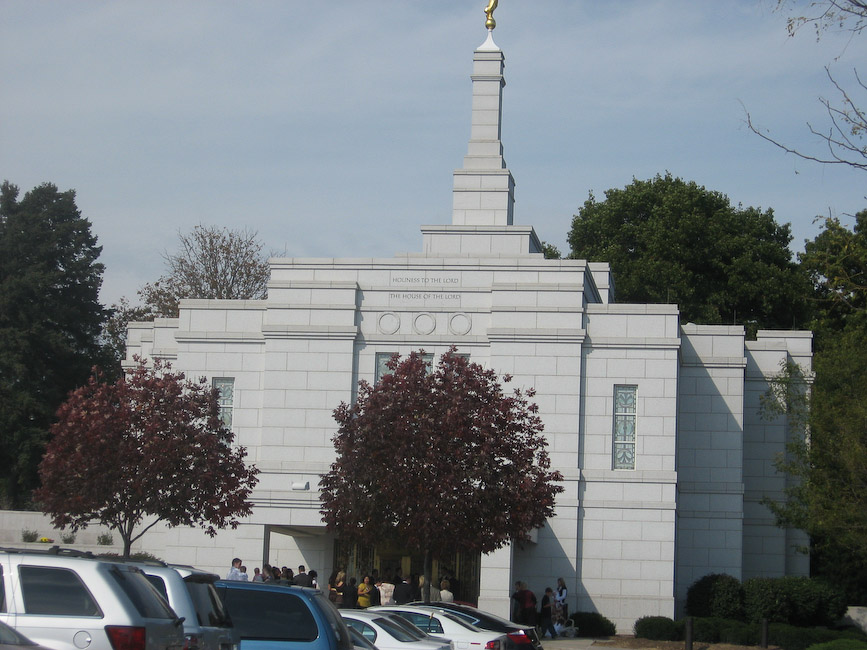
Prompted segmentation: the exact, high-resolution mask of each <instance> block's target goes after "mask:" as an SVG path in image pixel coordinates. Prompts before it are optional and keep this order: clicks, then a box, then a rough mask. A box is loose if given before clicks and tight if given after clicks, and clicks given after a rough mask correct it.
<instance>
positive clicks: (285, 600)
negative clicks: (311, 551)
mask: <svg viewBox="0 0 867 650" xmlns="http://www.w3.org/2000/svg"><path fill="white" fill-rule="evenodd" d="M215 586H216V588H217V593H219V595H220V598H221V599H222V601H223V603H224V604H225V606H226V611H227V612H228V614H229V619H230V620H231V621H232V624H233V625H234V626H235V628H236V629H237V631H238V634H239V637H240V640H241V650H353V645H352V638H351V637H350V635H349V629H348V628H347V627H346V624H345V623H344V622H343V619H342V618H341V617H340V614H338V612H337V608H336V607H334V605H332V604H331V601H329V600H328V598H326V597H325V595H324V594H323V593H322V592H321V591H319V590H318V589H312V588H309V587H289V586H284V585H275V584H271V583H268V582H240V581H232V580H220V581H219V582H217V583H216V585H215Z"/></svg>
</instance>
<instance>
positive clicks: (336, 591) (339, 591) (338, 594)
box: [328, 571, 346, 607]
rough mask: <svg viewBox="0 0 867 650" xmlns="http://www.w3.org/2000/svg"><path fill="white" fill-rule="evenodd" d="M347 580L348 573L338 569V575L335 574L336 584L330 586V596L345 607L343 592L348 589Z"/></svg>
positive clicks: (339, 605)
mask: <svg viewBox="0 0 867 650" xmlns="http://www.w3.org/2000/svg"><path fill="white" fill-rule="evenodd" d="M345 580H346V574H345V573H344V572H343V571H338V572H337V575H336V576H334V584H332V585H331V587H329V591H328V597H329V598H330V599H331V602H332V603H334V604H335V605H336V606H337V607H343V593H344V592H345V591H346V584H345V583H344V581H345Z"/></svg>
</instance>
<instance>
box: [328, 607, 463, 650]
mask: <svg viewBox="0 0 867 650" xmlns="http://www.w3.org/2000/svg"><path fill="white" fill-rule="evenodd" d="M339 611H340V615H341V616H342V617H343V620H344V621H345V622H346V625H347V626H349V628H350V629H355V630H358V631H359V632H361V634H362V635H364V637H365V638H367V639H369V640H370V641H372V642H373V643H374V644H376V647H377V648H379V650H450V648H451V645H450V643H449V642H447V641H445V640H444V639H437V640H434V638H433V637H427V635H426V634H425V633H424V632H423V631H421V630H418V633H417V634H414V633H412V632H411V631H409V630H407V629H406V627H405V626H404V625H401V623H398V622H396V621H397V620H400V621H402V622H403V623H407V621H406V620H405V619H403V618H401V617H400V616H398V615H397V614H389V613H387V612H369V611H367V610H363V609H341V610H339Z"/></svg>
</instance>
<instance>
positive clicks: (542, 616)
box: [534, 587, 557, 640]
mask: <svg viewBox="0 0 867 650" xmlns="http://www.w3.org/2000/svg"><path fill="white" fill-rule="evenodd" d="M534 610H535V608H534ZM539 627H541V628H542V635H541V638H543V639H544V638H545V633H546V632H547V633H549V634H550V635H551V639H552V640H553V639H556V638H557V631H556V630H555V629H554V590H553V589H551V587H546V588H545V595H544V596H542V609H541V611H540V612H539Z"/></svg>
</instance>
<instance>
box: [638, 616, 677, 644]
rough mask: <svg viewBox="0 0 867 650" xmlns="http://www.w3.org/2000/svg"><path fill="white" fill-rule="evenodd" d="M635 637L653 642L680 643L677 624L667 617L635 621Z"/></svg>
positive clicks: (647, 617)
mask: <svg viewBox="0 0 867 650" xmlns="http://www.w3.org/2000/svg"><path fill="white" fill-rule="evenodd" d="M633 631H634V632H635V636H637V637H639V638H641V639H651V640H653V641H680V640H681V639H682V637H681V636H680V629H679V626H678V625H677V623H675V622H674V621H673V620H672V619H670V618H668V617H666V616H642V617H641V618H639V619H638V620H637V621H635V626H634V627H633Z"/></svg>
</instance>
